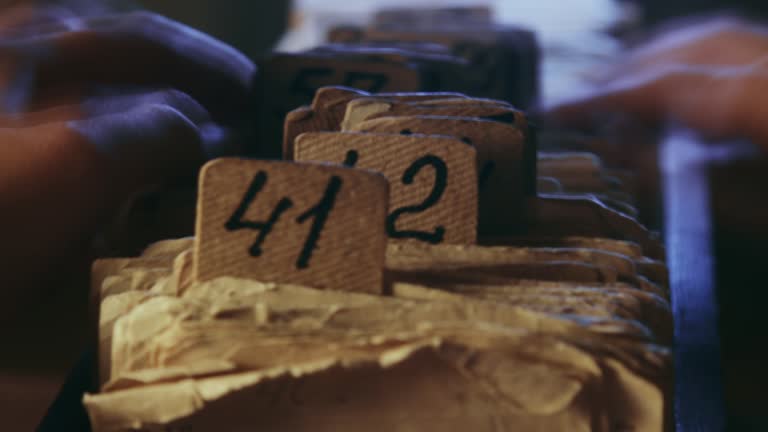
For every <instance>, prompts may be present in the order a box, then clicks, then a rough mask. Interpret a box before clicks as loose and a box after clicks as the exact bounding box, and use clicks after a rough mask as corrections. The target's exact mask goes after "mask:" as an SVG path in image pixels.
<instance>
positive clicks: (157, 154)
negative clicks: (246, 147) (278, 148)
mask: <svg viewBox="0 0 768 432" xmlns="http://www.w3.org/2000/svg"><path fill="white" fill-rule="evenodd" d="M254 73H255V66H254V64H253V63H252V62H251V61H250V60H249V59H248V58H246V57H245V56H244V55H242V54H241V53H240V52H238V51H237V50H235V49H234V48H232V47H230V46H228V45H225V44H224V43H222V42H219V41H217V40H215V39H213V38H212V37H209V36H207V35H205V34H203V33H201V32H198V31H196V30H193V29H191V28H189V27H186V26H184V25H182V24H179V23H177V22H174V21H171V20H169V19H166V18H163V17H161V16H159V15H155V14H152V13H148V12H133V13H124V14H116V15H107V16H100V17H90V18H81V17H78V16H76V15H75V14H74V13H72V12H71V11H70V10H68V9H65V8H61V7H36V6H23V7H16V8H12V9H6V10H5V11H4V12H3V13H2V14H0V214H2V224H0V237H1V238H3V242H2V244H0V262H2V263H3V265H2V266H0V286H2V287H3V290H4V293H3V294H2V297H3V298H7V296H10V297H11V298H12V299H13V298H15V297H16V296H17V295H21V293H22V292H26V293H30V292H34V291H35V289H34V287H36V286H37V285H38V284H37V283H36V282H41V283H42V282H44V281H51V280H55V279H56V274H57V271H59V270H62V269H66V268H67V267H68V266H71V265H72V263H73V261H76V260H78V259H81V258H82V257H84V255H85V252H86V251H87V249H88V245H89V243H90V241H91V240H92V238H93V236H94V235H95V233H96V232H97V231H98V230H99V229H100V228H101V227H103V225H104V224H105V222H107V221H108V220H109V219H110V218H111V217H112V216H113V215H114V214H115V212H116V211H117V209H118V208H119V206H120V204H121V203H122V202H124V201H125V200H126V199H128V198H129V197H130V196H132V195H133V194H135V193H137V192H139V191H141V190H143V189H145V188H147V187H151V186H153V185H160V184H163V183H166V182H169V181H173V180H174V179H178V178H185V177H186V178H191V177H194V175H195V174H196V172H197V169H198V168H199V167H200V165H201V164H202V163H203V162H204V161H205V160H206V159H207V158H209V157H212V156H215V155H217V154H220V153H222V152H224V151H226V150H225V144H226V143H228V142H229V141H228V139H227V138H228V137H229V134H228V131H229V130H230V129H231V127H232V126H235V125H238V124H239V123H240V122H241V121H242V120H243V119H242V118H241V117H242V116H243V113H244V107H245V106H246V104H247V102H248V97H249V94H250V87H251V82H252V79H253V75H254ZM3 304H6V305H9V306H8V307H9V308H12V309H16V307H15V306H14V305H16V306H18V304H17V303H15V302H14V301H10V302H9V301H4V302H3Z"/></svg>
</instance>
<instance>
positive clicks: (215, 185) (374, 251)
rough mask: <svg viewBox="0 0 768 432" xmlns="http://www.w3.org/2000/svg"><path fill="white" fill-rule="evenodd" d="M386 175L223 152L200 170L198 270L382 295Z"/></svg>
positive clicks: (202, 274) (204, 275)
mask: <svg viewBox="0 0 768 432" xmlns="http://www.w3.org/2000/svg"><path fill="white" fill-rule="evenodd" d="M388 196H389V189H388V185H387V180H386V179H385V178H384V177H383V176H381V175H379V174H376V173H374V172H370V171H363V170H355V169H350V168H346V167H341V166H330V165H320V164H307V163H303V164H300V163H293V162H279V161H258V160H247V159H218V160H215V161H212V162H209V163H208V164H206V166H205V167H203V169H202V171H201V174H200V192H199V197H198V204H197V205H198V209H197V227H196V231H197V232H196V238H195V278H196V280H198V281H201V282H202V281H207V280H211V279H214V278H217V277H222V276H232V277H242V278H248V279H254V280H259V281H264V282H277V283H292V284H299V285H305V286H311V287H315V288H324V289H334V290H344V291H363V292H373V293H379V292H381V289H382V278H383V268H384V258H385V253H386V241H387V238H386V233H385V219H386V217H387V203H388V201H389V198H388Z"/></svg>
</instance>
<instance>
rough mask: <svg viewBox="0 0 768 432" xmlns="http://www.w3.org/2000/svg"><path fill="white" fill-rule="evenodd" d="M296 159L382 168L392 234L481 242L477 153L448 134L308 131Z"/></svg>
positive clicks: (430, 240) (417, 238) (395, 236)
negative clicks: (388, 193) (437, 135)
mask: <svg viewBox="0 0 768 432" xmlns="http://www.w3.org/2000/svg"><path fill="white" fill-rule="evenodd" d="M295 154H296V160H299V161H327V162H335V163H342V162H343V163H344V164H346V165H348V166H354V167H357V168H365V169H372V170H375V171H379V172H381V173H383V174H384V176H385V177H386V178H387V179H388V180H389V182H390V191H391V192H390V201H389V215H388V216H387V221H386V228H387V234H388V235H389V238H390V239H393V240H407V241H417V242H423V243H429V244H442V243H448V244H474V243H476V241H477V166H476V157H477V156H476V151H475V149H474V148H472V147H471V146H469V145H467V144H465V143H464V142H462V141H460V140H458V139H455V138H449V137H436V136H426V135H410V136H403V135H391V134H361V133H342V132H319V133H306V134H303V135H301V136H299V138H298V139H297V140H296V149H295Z"/></svg>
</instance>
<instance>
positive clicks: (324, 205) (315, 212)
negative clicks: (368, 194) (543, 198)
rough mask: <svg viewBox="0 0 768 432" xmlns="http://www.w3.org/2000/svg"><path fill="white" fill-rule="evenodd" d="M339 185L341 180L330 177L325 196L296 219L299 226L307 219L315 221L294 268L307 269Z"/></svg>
mask: <svg viewBox="0 0 768 432" xmlns="http://www.w3.org/2000/svg"><path fill="white" fill-rule="evenodd" d="M341 185H342V181H341V178H339V177H337V176H333V177H331V181H330V182H328V187H327V188H326V189H325V195H323V198H322V199H321V200H320V202H318V203H317V205H316V206H314V207H312V208H311V209H309V210H307V211H306V212H305V213H304V214H302V215H301V216H299V217H298V218H296V222H298V223H300V224H303V223H304V222H306V221H307V220H308V219H309V218H312V217H314V218H315V221H314V222H313V223H312V228H311V229H310V231H309V236H307V241H306V242H304V248H303V249H302V250H301V254H300V255H299V259H298V261H296V268H298V269H305V268H307V267H309V260H310V259H311V258H312V252H314V250H315V247H317V240H318V239H319V238H320V233H321V232H322V231H323V227H324V226H325V221H326V220H327V219H328V214H329V213H330V212H331V210H332V209H333V205H334V204H335V203H336V196H337V195H338V194H339V190H341Z"/></svg>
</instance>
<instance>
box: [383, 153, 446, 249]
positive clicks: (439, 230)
mask: <svg viewBox="0 0 768 432" xmlns="http://www.w3.org/2000/svg"><path fill="white" fill-rule="evenodd" d="M428 166H431V167H432V168H433V169H434V170H435V185H434V187H433V188H432V192H430V194H429V196H427V198H426V199H425V200H424V201H423V202H422V203H421V204H419V205H414V206H407V207H401V208H399V209H397V210H395V211H393V212H392V213H391V214H390V215H389V216H388V217H387V234H389V236H390V237H391V238H397V239H404V238H412V239H417V240H421V241H424V242H427V243H431V244H439V243H442V242H443V238H444V237H445V228H444V227H443V226H437V227H436V228H435V230H434V231H433V232H426V231H399V230H398V229H397V228H396V225H397V220H398V219H399V218H400V217H401V216H402V215H404V214H408V213H421V212H423V211H425V210H427V209H429V208H430V207H432V206H434V205H435V204H437V203H438V202H439V201H440V198H442V197H443V193H445V188H446V185H447V181H448V167H447V166H446V164H445V162H444V161H443V160H442V159H440V158H439V157H437V156H434V155H426V156H424V157H422V158H420V159H417V160H416V161H415V162H414V163H413V164H411V166H410V167H408V169H407V170H405V173H403V179H402V182H403V184H405V185H410V184H413V181H414V179H415V177H416V175H417V174H418V173H419V172H421V170H422V169H424V168H426V167H428Z"/></svg>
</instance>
